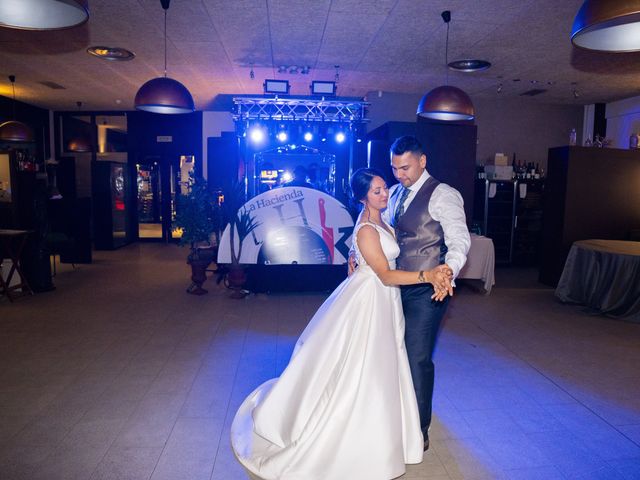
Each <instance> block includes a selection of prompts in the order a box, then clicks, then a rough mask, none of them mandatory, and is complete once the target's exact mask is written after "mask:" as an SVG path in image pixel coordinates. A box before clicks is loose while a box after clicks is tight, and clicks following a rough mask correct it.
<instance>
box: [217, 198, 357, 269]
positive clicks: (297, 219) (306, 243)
mask: <svg viewBox="0 0 640 480" xmlns="http://www.w3.org/2000/svg"><path fill="white" fill-rule="evenodd" d="M243 213H246V214H248V215H250V216H251V217H252V218H253V221H254V222H255V223H257V225H258V226H257V227H256V228H255V229H254V230H253V232H251V233H250V234H249V235H247V236H246V238H244V239H240V238H239V236H238V234H237V230H236V234H235V235H234V248H235V251H236V253H237V252H238V251H239V247H240V242H241V241H242V249H241V256H240V263H242V264H259V265H291V264H300V265H343V264H345V263H346V262H347V259H348V257H349V248H350V247H351V234H352V232H353V226H354V225H353V219H352V218H351V215H350V214H349V211H348V210H347V208H346V207H345V206H344V205H342V204H341V203H340V202H339V201H338V200H336V199H335V198H333V197H332V196H330V195H328V194H326V193H324V192H321V191H319V190H314V189H311V188H304V187H283V188H275V189H273V190H269V191H268V192H265V193H262V194H260V195H258V196H257V197H254V198H252V199H251V200H249V201H248V202H247V203H245V204H244V205H243V207H242V208H241V209H240V211H239V212H238V216H240V215H242V214H243ZM218 263H223V264H224V263H231V242H230V228H229V226H227V228H226V229H225V231H224V232H223V234H222V238H221V239H220V247H219V250H218Z"/></svg>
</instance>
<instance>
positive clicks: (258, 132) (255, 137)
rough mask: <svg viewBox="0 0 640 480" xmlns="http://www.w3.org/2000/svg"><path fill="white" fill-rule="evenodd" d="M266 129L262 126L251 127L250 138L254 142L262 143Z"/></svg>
mask: <svg viewBox="0 0 640 480" xmlns="http://www.w3.org/2000/svg"><path fill="white" fill-rule="evenodd" d="M264 137H265V134H264V130H263V129H262V127H260V126H254V127H251V130H250V131H249V138H250V139H251V141H252V142H253V143H262V142H263V141H264Z"/></svg>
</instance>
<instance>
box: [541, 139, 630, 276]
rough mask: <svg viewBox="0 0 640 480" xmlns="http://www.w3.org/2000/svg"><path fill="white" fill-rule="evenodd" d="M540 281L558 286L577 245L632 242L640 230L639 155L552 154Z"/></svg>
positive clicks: (580, 150)
mask: <svg viewBox="0 0 640 480" xmlns="http://www.w3.org/2000/svg"><path fill="white" fill-rule="evenodd" d="M548 165H549V170H548V176H547V180H546V190H545V195H544V214H543V235H542V246H543V252H542V261H543V263H542V265H541V269H540V281H542V282H543V283H546V284H549V285H554V286H555V285H556V284H557V282H558V280H559V278H560V275H561V273H562V269H563V267H564V262H565V260H566V257H567V254H568V252H569V249H570V248H571V245H572V243H573V242H575V241H576V240H588V239H605V240H628V239H629V238H630V232H631V231H632V230H635V229H639V228H640V188H638V185H640V151H637V150H620V149H613V148H586V147H559V148H551V149H549V160H548Z"/></svg>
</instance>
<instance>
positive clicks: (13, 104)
mask: <svg viewBox="0 0 640 480" xmlns="http://www.w3.org/2000/svg"><path fill="white" fill-rule="evenodd" d="M9 81H10V82H11V90H12V91H13V102H11V107H12V110H13V119H14V120H15V119H16V77H15V75H9Z"/></svg>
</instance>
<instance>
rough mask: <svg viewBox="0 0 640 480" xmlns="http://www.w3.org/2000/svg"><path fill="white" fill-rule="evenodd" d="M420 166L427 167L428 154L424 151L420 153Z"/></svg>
mask: <svg viewBox="0 0 640 480" xmlns="http://www.w3.org/2000/svg"><path fill="white" fill-rule="evenodd" d="M420 167H421V168H427V156H426V155H425V154H424V153H423V154H422V155H420Z"/></svg>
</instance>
